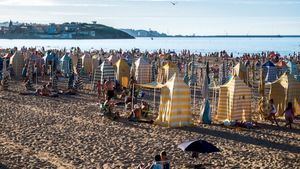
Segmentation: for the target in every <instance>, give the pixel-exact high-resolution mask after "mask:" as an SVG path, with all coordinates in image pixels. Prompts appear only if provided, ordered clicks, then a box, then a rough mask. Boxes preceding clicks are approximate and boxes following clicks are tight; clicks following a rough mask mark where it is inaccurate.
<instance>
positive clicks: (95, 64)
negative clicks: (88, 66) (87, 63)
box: [92, 54, 101, 73]
mask: <svg viewBox="0 0 300 169" xmlns="http://www.w3.org/2000/svg"><path fill="white" fill-rule="evenodd" d="M92 62H93V64H92V70H93V73H94V72H95V70H96V69H97V67H98V66H99V65H100V64H101V58H100V55H99V54H97V55H94V56H92Z"/></svg>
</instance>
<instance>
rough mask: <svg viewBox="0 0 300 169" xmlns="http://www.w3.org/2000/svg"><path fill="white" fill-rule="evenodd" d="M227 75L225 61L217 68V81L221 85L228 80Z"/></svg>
mask: <svg viewBox="0 0 300 169" xmlns="http://www.w3.org/2000/svg"><path fill="white" fill-rule="evenodd" d="M228 76H229V73H228V65H227V63H225V62H223V64H221V65H220V68H219V83H220V84H221V85H223V84H225V83H226V82H227V80H228Z"/></svg>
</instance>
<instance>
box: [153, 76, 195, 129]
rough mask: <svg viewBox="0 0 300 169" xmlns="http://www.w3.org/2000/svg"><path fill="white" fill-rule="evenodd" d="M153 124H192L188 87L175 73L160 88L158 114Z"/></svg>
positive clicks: (173, 125)
mask: <svg viewBox="0 0 300 169" xmlns="http://www.w3.org/2000/svg"><path fill="white" fill-rule="evenodd" d="M155 124H159V125H162V126H166V127H182V126H190V125H192V113H191V93H190V88H189V86H188V85H187V84H185V83H184V82H183V80H182V78H180V77H179V76H177V74H174V75H173V77H171V78H170V79H169V80H168V81H167V83H165V84H164V85H163V87H162V88H161V96H160V106H159V114H158V117H157V119H156V120H155Z"/></svg>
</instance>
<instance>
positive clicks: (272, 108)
mask: <svg viewBox="0 0 300 169" xmlns="http://www.w3.org/2000/svg"><path fill="white" fill-rule="evenodd" d="M269 110H270V112H269V116H268V117H267V119H269V120H270V121H271V122H272V124H273V123H274V121H275V123H276V125H277V126H279V125H278V122H277V120H276V116H275V115H276V113H277V111H276V107H275V105H274V100H273V99H270V101H269Z"/></svg>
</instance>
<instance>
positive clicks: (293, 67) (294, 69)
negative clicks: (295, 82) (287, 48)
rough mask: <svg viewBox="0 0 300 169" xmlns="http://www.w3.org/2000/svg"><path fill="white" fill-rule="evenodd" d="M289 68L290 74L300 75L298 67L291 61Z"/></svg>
mask: <svg viewBox="0 0 300 169" xmlns="http://www.w3.org/2000/svg"><path fill="white" fill-rule="evenodd" d="M287 66H288V68H289V72H290V74H292V75H299V70H298V66H297V64H296V63H294V62H292V61H289V62H288V64H287Z"/></svg>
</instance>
